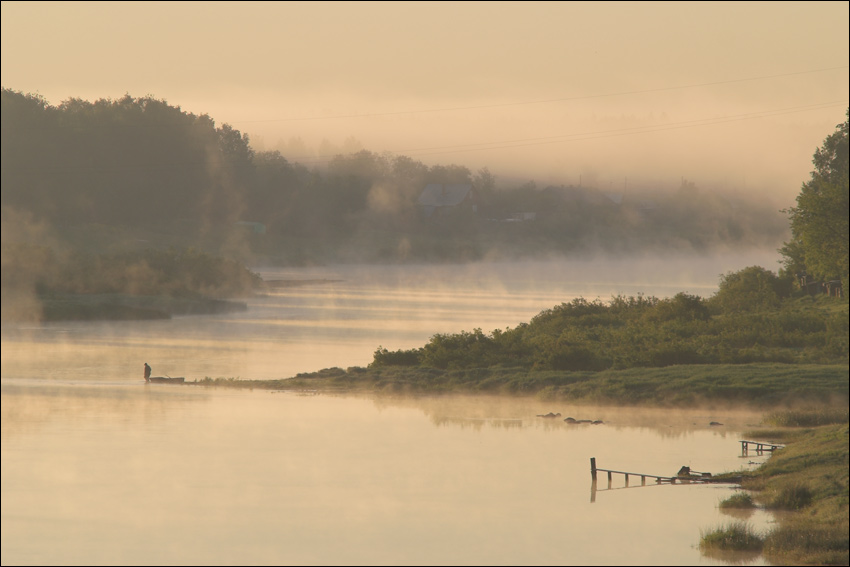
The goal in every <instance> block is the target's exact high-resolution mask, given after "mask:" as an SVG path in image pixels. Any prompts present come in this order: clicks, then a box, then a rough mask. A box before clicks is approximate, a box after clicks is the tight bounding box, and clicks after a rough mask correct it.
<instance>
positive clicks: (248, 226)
mask: <svg viewBox="0 0 850 567" xmlns="http://www.w3.org/2000/svg"><path fill="white" fill-rule="evenodd" d="M2 124H3V128H2V187H3V192H2V211H3V222H4V225H6V228H5V229H4V238H3V240H4V243H5V242H6V241H7V238H9V239H25V237H26V235H28V234H29V235H31V234H32V230H31V229H30V227H31V226H32V225H33V224H35V225H37V226H40V227H49V229H50V230H51V231H54V232H55V234H57V235H58V236H59V237H60V240H61V241H62V242H63V243H65V244H66V245H70V246H74V247H77V248H82V249H86V250H89V251H93V252H107V251H108V252H116V251H119V250H120V249H122V248H123V249H132V248H138V247H143V246H152V247H159V248H167V247H168V246H171V245H174V246H178V247H190V246H191V247H196V248H199V249H203V250H205V251H207V252H211V253H215V254H222V255H225V256H227V257H231V258H235V259H238V260H241V261H243V262H246V263H249V264H259V263H267V264H278V265H297V264H309V263H326V262H334V261H370V262H375V261H378V262H397V261H453V262H454V261H467V260H480V259H488V258H511V257H525V258H528V257H531V256H545V255H550V254H568V255H579V254H587V253H596V252H599V251H603V252H605V253H608V254H626V253H635V252H641V251H650V250H664V251H671V250H678V251H687V252H703V251H710V250H717V249H728V248H729V247H746V246H768V247H776V246H778V245H780V244H781V242H782V241H783V240H784V239H785V238H786V237H787V232H788V224H787V220H786V219H785V218H784V217H783V215H781V214H780V212H779V211H777V210H774V209H773V208H771V207H770V206H769V205H767V204H765V203H762V202H759V201H746V200H745V199H744V198H743V197H742V196H741V195H738V196H737V197H735V198H730V197H728V196H723V195H720V194H717V193H715V192H711V191H704V190H700V188H699V187H698V186H697V185H696V184H695V183H694V182H692V181H688V180H686V179H683V180H682V184H681V187H680V188H679V189H678V190H677V191H672V192H669V191H668V192H662V191H660V190H657V191H651V190H644V191H638V190H634V191H629V195H628V196H627V197H624V196H623V195H611V194H608V193H605V192H603V191H600V190H598V189H597V188H593V187H574V186H558V187H554V186H550V187H537V186H536V184H535V183H534V182H533V181H529V182H527V183H525V184H522V185H518V186H514V187H512V186H508V187H504V186H498V185H499V184H498V183H497V181H498V180H497V179H496V177H495V176H494V175H493V174H492V173H491V172H490V171H489V169H487V168H483V169H481V170H479V171H477V172H474V173H473V172H472V171H470V170H469V169H468V168H467V167H464V166H462V165H457V164H449V165H426V164H424V163H422V162H419V161H416V160H414V159H412V158H410V157H406V156H398V155H390V154H378V153H374V152H370V151H367V150H362V151H359V152H355V153H351V154H347V155H337V156H335V157H334V158H332V159H330V160H329V162H328V163H327V164H324V165H322V166H313V167H307V166H305V165H301V164H299V163H295V162H292V161H289V160H287V159H286V158H285V157H283V156H282V155H281V154H280V153H279V152H277V151H269V152H259V151H255V150H254V149H253V148H252V147H251V144H250V140H249V138H248V136H247V135H245V134H243V133H241V132H240V131H239V130H236V129H234V128H232V127H231V126H229V125H228V124H221V125H217V124H216V122H215V120H214V119H213V118H211V117H210V116H208V115H206V114H201V115H195V114H192V113H190V112H186V111H184V110H182V109H181V108H180V107H175V106H172V105H169V104H168V103H167V102H166V101H163V100H157V99H154V98H151V97H141V98H135V97H131V96H130V95H127V96H124V97H123V98H120V99H118V100H110V99H101V100H98V101H96V102H93V103H92V102H88V101H84V100H80V99H70V100H67V101H65V102H63V103H61V104H59V105H58V106H52V105H50V104H48V103H47V101H45V100H44V99H43V98H41V97H39V96H37V95H32V94H23V93H20V92H16V91H12V90H9V89H3V91H2ZM429 184H440V185H444V186H445V185H463V186H469V187H470V188H471V189H470V198H469V200H470V202H472V203H473V206H470V207H457V208H456V209H455V210H452V211H451V214H442V215H432V216H429V215H428V214H427V211H425V210H424V209H423V207H422V206H421V203H420V202H419V197H420V195H421V194H422V193H423V190H424V188H425V187H426V186H427V185H429ZM497 186H498V188H497ZM446 210H448V208H447V209H446Z"/></svg>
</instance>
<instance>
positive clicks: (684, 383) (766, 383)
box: [199, 364, 850, 410]
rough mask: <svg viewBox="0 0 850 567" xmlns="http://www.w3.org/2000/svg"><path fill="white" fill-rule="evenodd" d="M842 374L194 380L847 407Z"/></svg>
mask: <svg viewBox="0 0 850 567" xmlns="http://www.w3.org/2000/svg"><path fill="white" fill-rule="evenodd" d="M848 375H850V371H848V366H847V365H846V364H844V365H842V364H834V365H815V364H740V365H732V364H717V365H682V366H668V367H664V368H629V369H625V370H606V371H602V372H590V371H532V370H525V369H517V368H505V367H491V368H474V369H460V370H440V369H436V368H408V367H377V368H360V367H352V368H348V369H346V370H343V369H342V368H328V369H324V370H320V371H318V372H311V373H304V374H298V375H296V376H294V377H292V378H287V379H281V380H234V379H230V378H205V379H204V380H202V381H200V382H199V383H204V384H207V385H211V386H226V387H235V388H250V389H271V390H293V389H295V390H299V389H307V390H325V391H350V392H374V393H391V394H402V393H403V394H426V393H427V394H437V393H465V394H475V393H488V394H509V395H534V396H537V397H540V398H541V399H545V400H552V401H564V402H570V403H578V404H596V405H620V406H652V407H696V406H698V405H706V404H708V405H718V406H733V405H746V406H747V407H755V408H764V409H765V410H768V409H772V408H777V407H783V406H786V407H789V408H790V407H794V406H800V405H801V404H803V405H805V404H808V405H819V406H842V405H846V404H847V399H848V394H850V386H848Z"/></svg>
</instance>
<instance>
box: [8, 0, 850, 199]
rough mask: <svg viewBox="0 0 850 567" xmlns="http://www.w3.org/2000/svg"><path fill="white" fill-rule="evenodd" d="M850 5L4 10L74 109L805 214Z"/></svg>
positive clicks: (510, 175) (58, 97) (839, 103)
mask: <svg viewBox="0 0 850 567" xmlns="http://www.w3.org/2000/svg"><path fill="white" fill-rule="evenodd" d="M848 6H850V3H848V2H728V3H724V2H644V3H641V2H623V3H620V2H468V3H467V2H7V1H5V0H4V1H3V2H2V52H0V53H2V65H1V66H0V74H2V86H3V87H4V88H9V89H13V90H16V91H22V92H25V93H38V94H40V95H42V96H43V97H44V98H46V99H47V101H48V102H49V103H51V104H54V105H58V104H60V103H61V102H62V101H64V100H66V99H68V98H72V97H75V98H83V99H86V100H90V101H94V100H97V99H100V98H113V99H114V98H119V97H121V96H123V95H124V94H127V93H129V94H130V95H132V96H136V97H138V96H145V95H151V96H153V97H155V98H158V99H165V100H167V101H168V102H169V103H170V104H172V105H175V106H180V107H181V108H182V109H183V110H185V111H187V112H191V113H194V114H209V115H210V116H211V117H212V118H214V119H215V120H216V122H217V123H218V124H221V123H224V122H226V123H229V124H231V125H232V126H234V127H235V128H238V129H239V130H241V131H242V132H245V133H247V134H248V135H249V136H250V137H251V140H252V145H254V146H255V148H257V149H279V148H280V149H284V150H286V151H284V153H285V154H286V155H288V157H290V159H294V160H295V161H300V162H302V163H305V164H312V163H319V162H321V161H326V160H327V158H328V157H330V156H328V155H325V154H322V153H321V151H320V144H321V141H322V140H323V139H325V140H328V141H329V142H330V143H331V144H333V145H335V146H337V147H339V148H343V147H346V146H345V140H346V139H350V138H353V139H354V140H356V142H357V143H358V144H359V146H360V147H362V148H364V149H367V150H370V151H374V152H384V151H388V152H393V153H395V154H401V155H408V156H411V157H413V158H415V159H418V160H421V161H423V162H425V163H429V164H433V163H439V164H451V163H455V164H459V165H465V166H467V167H469V168H470V169H471V170H472V171H473V172H474V171H476V170H477V169H478V168H481V167H485V166H486V167H488V168H489V169H490V171H491V172H492V173H494V174H495V175H496V177H497V178H498V179H501V180H503V181H506V180H508V179H517V180H520V181H529V180H534V181H535V182H536V183H537V185H538V186H544V185H546V184H549V183H578V182H579V180H580V178H581V181H582V183H583V184H584V185H594V186H597V187H600V188H604V189H616V190H626V191H628V189H629V188H630V187H631V188H636V187H651V186H670V185H674V184H675V185H678V183H679V182H680V180H681V178H682V177H685V178H687V179H689V180H692V181H694V182H696V184H697V185H698V186H700V187H703V188H705V189H707V190H711V189H718V190H719V189H724V188H725V189H735V190H737V191H747V192H755V191H759V190H762V189H769V191H770V194H771V196H772V197H773V198H774V199H776V200H778V202H779V204H781V205H782V206H788V205H791V204H793V198H794V197H795V196H796V195H797V193H798V192H799V189H800V184H801V183H802V182H803V181H804V180H806V179H807V178H808V175H809V172H810V171H811V169H812V164H811V158H812V153H813V152H814V150H815V149H816V148H817V147H818V146H819V145H820V144H821V143H822V142H823V139H824V138H825V137H826V136H827V135H829V134H831V133H832V132H833V131H834V129H835V125H836V124H838V123H839V122H843V120H844V117H845V111H846V109H847V107H848V84H850V80H849V79H848V58H850V30H848V21H850V14H848ZM293 138H301V140H302V141H303V142H304V144H305V146H306V150H301V151H300V152H299V151H295V150H293V149H292V148H294V145H293V144H291V143H290V141H291V140H292V139H293ZM348 147H357V146H356V145H355V146H351V145H349V146H348ZM287 152H289V153H287ZM293 152H294V153H293ZM317 154H318V155H317ZM580 176H581V177H580Z"/></svg>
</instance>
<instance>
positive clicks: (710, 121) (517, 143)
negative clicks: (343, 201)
mask: <svg viewBox="0 0 850 567" xmlns="http://www.w3.org/2000/svg"><path fill="white" fill-rule="evenodd" d="M847 104H848V101H847V100H843V101H829V102H821V103H816V104H808V105H803V106H792V107H787V108H779V109H774V110H765V111H760V112H752V113H746V114H737V115H732V116H726V117H721V118H701V119H697V120H686V121H683V122H674V123H672V124H660V125H655V126H653V125H649V126H635V127H631V128H617V129H613V130H597V131H591V132H578V133H574V134H559V135H555V136H544V137H538V138H521V139H516V140H500V141H497V142H477V143H470V144H455V145H449V146H432V147H425V148H409V149H403V150H397V151H392V152H391V153H394V154H402V155H409V156H411V155H433V154H445V153H462V152H474V151H485V150H497V149H505V148H515V147H523V146H536V145H543V144H557V143H562V142H574V141H581V140H591V139H598V138H610V137H615V136H626V135H630V134H648V133H652V132H662V131H665V130H678V129H683V128H694V127H698V126H713V125H716V124H724V123H727V122H739V121H743V120H753V119H756V118H764V117H768V116H779V115H782V114H793V113H797V112H808V111H811V110H821V109H824V108H832V107H835V106H845V105H847ZM336 155H339V154H334V155H324V156H321V155H320V156H294V157H292V158H288V159H292V160H293V161H294V160H302V159H304V158H306V159H307V161H298V163H325V162H327V161H329V160H330V159H333V158H334V157H335V156H336Z"/></svg>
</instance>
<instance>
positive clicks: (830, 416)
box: [764, 407, 850, 427]
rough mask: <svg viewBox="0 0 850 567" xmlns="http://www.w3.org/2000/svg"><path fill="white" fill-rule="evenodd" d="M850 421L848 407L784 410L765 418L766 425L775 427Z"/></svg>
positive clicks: (810, 425)
mask: <svg viewBox="0 0 850 567" xmlns="http://www.w3.org/2000/svg"><path fill="white" fill-rule="evenodd" d="M848 421H850V412H848V409H847V408H846V407H845V408H835V407H832V408H830V407H824V408H816V409H803V410H783V411H775V412H772V413H769V414H767V415H766V416H765V417H764V423H765V424H766V425H772V426H774V427H816V426H818V425H834V424H838V423H848Z"/></svg>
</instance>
